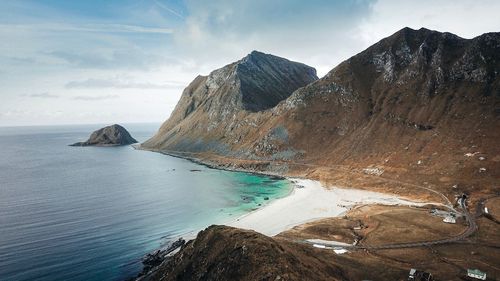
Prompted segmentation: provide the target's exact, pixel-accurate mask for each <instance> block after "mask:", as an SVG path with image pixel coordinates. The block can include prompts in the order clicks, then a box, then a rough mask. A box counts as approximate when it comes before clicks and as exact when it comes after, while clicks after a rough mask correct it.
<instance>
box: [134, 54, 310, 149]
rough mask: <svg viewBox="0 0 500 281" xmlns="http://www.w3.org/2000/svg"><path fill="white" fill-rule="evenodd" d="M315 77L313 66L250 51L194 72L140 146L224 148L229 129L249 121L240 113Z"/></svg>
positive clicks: (259, 107)
mask: <svg viewBox="0 0 500 281" xmlns="http://www.w3.org/2000/svg"><path fill="white" fill-rule="evenodd" d="M317 79H318V77H317V76H316V70H315V69H314V68H312V67H309V66H307V65H304V64H301V63H297V62H292V61H289V60H287V59H284V58H280V57H277V56H273V55H268V54H264V53H260V52H257V51H253V52H252V53H251V54H249V55H248V56H246V57H244V58H243V59H241V60H239V61H237V62H234V63H232V64H229V65H226V66H224V67H222V68H220V69H217V70H215V71H213V72H212V73H210V74H209V75H208V76H198V77H196V79H195V80H194V81H193V82H191V84H190V85H189V86H188V87H187V88H186V89H185V90H184V92H183V94H182V97H181V99H180V101H179V103H178V104H177V106H176V107H175V109H174V111H173V112H172V115H171V116H170V118H169V119H168V120H167V121H166V122H165V123H164V124H163V125H162V126H161V128H160V130H159V131H158V133H157V134H156V135H155V136H154V137H153V138H151V139H150V140H148V141H146V142H145V143H143V144H142V146H143V147H146V148H160V149H164V148H168V149H169V150H185V151H206V150H216V151H219V152H221V153H227V152H228V151H229V145H230V144H228V143H227V140H229V139H234V138H237V137H238V136H236V135H235V134H234V130H235V129H236V128H238V127H240V126H244V125H249V126H252V125H251V121H244V119H245V116H251V115H253V114H252V113H258V112H263V111H266V110H268V109H269V108H272V107H274V106H276V105H277V104H278V103H279V102H281V101H282V100H284V99H286V98H287V97H289V96H290V95H291V94H292V93H293V91H295V90H296V89H298V88H299V87H303V86H305V85H307V84H309V83H311V82H313V81H315V80H317ZM224 138H227V139H226V140H224Z"/></svg>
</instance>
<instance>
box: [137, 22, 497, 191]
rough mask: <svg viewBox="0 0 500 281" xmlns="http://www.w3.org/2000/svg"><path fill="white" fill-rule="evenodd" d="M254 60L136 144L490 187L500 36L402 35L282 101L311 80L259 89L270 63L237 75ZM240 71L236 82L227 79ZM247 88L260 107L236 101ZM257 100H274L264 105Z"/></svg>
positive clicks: (199, 89)
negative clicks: (256, 79)
mask: <svg viewBox="0 0 500 281" xmlns="http://www.w3.org/2000/svg"><path fill="white" fill-rule="evenodd" d="M252 56H253V55H250V56H249V57H247V58H246V59H243V60H242V61H240V62H237V63H235V64H231V65H229V66H226V67H224V68H222V69H219V70H216V71H214V72H213V73H212V74H211V75H210V76H209V77H198V78H197V79H195V81H193V83H192V84H191V85H190V86H189V87H188V88H187V89H186V90H185V92H184V94H183V98H182V99H181V101H180V102H179V105H178V106H177V108H176V111H175V112H174V114H172V116H171V118H170V119H169V120H168V121H167V122H166V123H165V124H164V125H163V126H162V128H161V129H160V131H159V132H158V134H157V135H156V136H155V137H154V138H153V139H151V140H150V141H148V142H146V143H145V144H144V146H145V147H149V148H153V149H159V150H175V151H187V152H195V153H196V152H203V153H207V152H209V153H210V154H211V155H212V156H203V153H202V154H197V155H198V156H200V157H201V158H203V157H204V159H205V160H214V159H215V160H214V161H215V162H216V163H218V164H223V165H225V166H226V167H236V168H238V167H241V168H252V169H259V170H262V171H266V172H268V171H272V172H277V173H280V174H294V175H302V176H308V177H316V178H321V179H326V180H328V177H329V176H331V175H333V174H335V170H333V168H334V167H346V168H347V169H348V170H349V171H356V170H357V171H363V169H366V168H369V169H368V170H366V171H375V170H376V171H377V173H376V174H377V175H378V176H380V175H382V174H383V176H389V177H391V178H397V179H398V180H405V181H408V182H413V183H417V184H418V185H423V184H426V185H429V186H432V187H433V188H435V189H439V190H446V192H450V193H453V192H455V193H456V192H457V191H456V190H455V191H454V190H452V186H455V185H458V186H459V189H460V186H467V190H468V191H473V190H481V189H483V190H487V189H491V188H493V187H492V186H494V184H495V183H494V182H495V179H498V178H499V177H500V146H498V139H499V138H500V130H499V128H500V106H499V103H500V79H499V77H500V76H499V73H500V33H487V34H483V35H481V36H478V37H476V38H473V39H463V38H460V37H458V36H456V35H453V34H450V33H441V32H437V31H431V30H427V29H424V28H422V29H420V30H412V29H410V28H404V29H402V30H400V31H398V32H397V33H395V34H393V35H392V36H390V37H388V38H385V39H383V40H381V41H380V42H378V43H376V44H375V45H373V46H371V47H369V48H368V49H366V50H365V51H363V52H361V53H359V54H357V55H355V56H353V57H351V58H350V59H348V60H346V61H344V62H342V63H341V64H339V65H338V66H337V67H335V68H334V69H333V70H332V71H330V72H329V73H328V74H327V75H326V76H325V77H323V78H321V79H319V80H317V81H314V82H312V83H309V84H308V85H307V86H305V87H302V88H299V89H297V90H296V91H295V92H294V93H293V94H291V95H290V96H288V97H286V96H287V95H286V94H285V93H287V92H288V90H291V89H292V88H294V87H299V86H301V85H303V84H305V83H306V82H307V81H308V80H309V81H312V80H314V75H313V74H314V73H313V72H312V70H311V69H309V68H307V67H305V66H303V65H297V67H299V66H300V67H299V69H302V71H301V72H299V71H298V69H295V68H293V69H294V70H292V69H291V68H289V67H280V69H281V70H282V71H288V72H290V71H292V72H293V73H295V74H294V75H293V77H294V78H293V79H292V81H297V83H295V84H294V87H289V88H285V87H284V85H285V84H289V83H290V82H289V81H286V80H285V78H281V79H278V80H277V81H282V82H283V83H282V84H277V85H283V87H280V88H281V89H287V90H282V91H281V93H283V94H278V93H279V92H280V91H276V90H274V89H275V88H274V87H271V86H265V85H267V84H273V83H271V81H272V80H269V83H267V82H266V81H268V80H266V79H262V78H259V80H258V81H259V82H258V83H257V82H253V83H252V79H253V77H254V76H252V74H253V73H258V74H255V75H256V76H255V77H262V76H264V75H267V73H268V72H269V71H270V69H272V68H273V67H276V66H274V65H275V62H271V61H270V60H269V63H268V65H267V63H266V65H267V66H266V67H265V68H263V67H260V68H255V69H258V71H257V70H254V68H253V67H244V68H243V67H241V66H239V65H241V64H245V62H246V61H253V58H251V57H252ZM259 56H260V54H259ZM248 58H250V59H248ZM287 65H288V64H287ZM238 68H242V69H245V71H243V72H238V71H237V69H238ZM239 73H244V76H245V78H244V79H236V77H238V76H239V75H240V74H239ZM280 73H281V72H280ZM282 76H283V77H287V76H288V75H287V74H286V73H283V75H282ZM269 77H274V74H273V75H271V74H269ZM299 78H300V79H299ZM269 79H270V78H269ZM245 81H247V82H245ZM245 83H250V84H252V85H253V86H243V85H245ZM258 85H261V86H258ZM273 85H275V84H273ZM249 88H250V89H254V88H255V89H257V88H258V89H262V90H259V91H255V93H258V94H257V95H256V97H255V98H253V99H252V100H253V101H259V102H256V103H257V104H258V106H250V105H248V101H249V99H248V98H247V99H245V98H244V97H245V94H244V93H243V94H242V89H249ZM267 91H272V92H273V93H276V94H273V95H272V97H273V99H272V100H271V99H270V100H269V101H268V102H262V101H261V98H262V97H264V96H266V95H264V93H266V92H267ZM250 92H252V93H253V92H254V91H249V93H250ZM282 97H286V99H284V100H282V101H280V102H279V100H280V98H282ZM245 102H247V104H246V103H245ZM277 102H279V103H278V104H277V105H275V104H276V103H277ZM273 105H275V106H274V107H273ZM213 155H215V156H224V157H226V158H230V159H232V160H227V161H226V160H221V158H220V157H219V158H217V157H215V156H213ZM467 155H469V156H467ZM470 155H472V156H470ZM216 158H217V159H216ZM242 159H244V160H245V161H246V162H242V161H243V160H242ZM236 160H238V161H239V162H238V161H236ZM248 161H253V162H251V164H248ZM224 162H225V163H224ZM257 162H258V163H259V164H258V165H257V164H255V163H257ZM344 174H345V173H344ZM337 179H338V178H337ZM341 184H349V185H354V183H353V182H346V183H343V182H341ZM455 189H456V187H455Z"/></svg>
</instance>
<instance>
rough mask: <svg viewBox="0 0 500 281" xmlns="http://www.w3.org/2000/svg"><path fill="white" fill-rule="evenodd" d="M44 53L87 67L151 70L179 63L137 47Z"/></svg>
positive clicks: (74, 64) (71, 63) (75, 65)
mask: <svg viewBox="0 0 500 281" xmlns="http://www.w3.org/2000/svg"><path fill="white" fill-rule="evenodd" d="M44 54H45V55H48V56H50V57H53V58H56V59H59V60H62V61H63V62H65V63H67V64H69V65H71V66H74V67H79V68H88V69H91V68H93V69H135V70H139V69H141V70H151V69H154V68H156V67H159V66H163V65H172V64H177V63H179V61H178V60H177V59H171V58H168V57H165V56H162V55H159V54H155V53H153V52H145V51H144V50H141V49H138V48H131V49H115V50H111V51H108V50H96V51H85V50H80V51H66V50H57V51H49V52H44Z"/></svg>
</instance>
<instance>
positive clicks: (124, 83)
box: [65, 78, 185, 89]
mask: <svg viewBox="0 0 500 281" xmlns="http://www.w3.org/2000/svg"><path fill="white" fill-rule="evenodd" d="M184 86H185V84H184V83H182V82H165V83H161V84H159V83H151V82H135V81H130V80H123V79H95V78H89V79H87V80H81V81H70V82H68V83H67V84H66V85H65V87H66V88H67V89H75V88H84V89H85V88H97V89H99V88H115V89H171V88H174V89H179V88H182V87H184Z"/></svg>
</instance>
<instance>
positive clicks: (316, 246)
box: [313, 244, 326, 249]
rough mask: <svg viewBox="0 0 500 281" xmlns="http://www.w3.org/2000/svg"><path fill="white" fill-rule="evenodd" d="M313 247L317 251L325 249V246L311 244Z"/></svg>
mask: <svg viewBox="0 0 500 281" xmlns="http://www.w3.org/2000/svg"><path fill="white" fill-rule="evenodd" d="M313 247H314V248H319V249H326V246H325V245H321V244H313Z"/></svg>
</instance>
